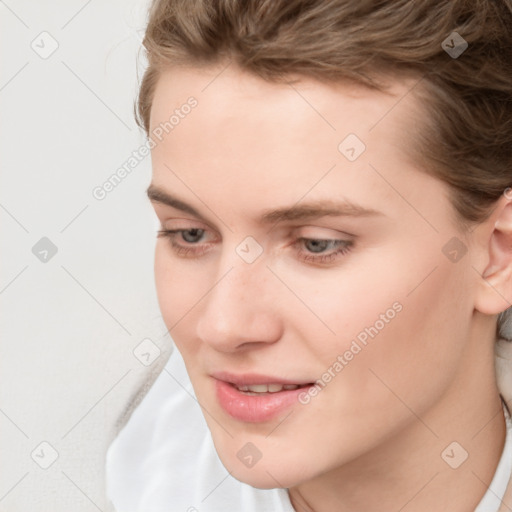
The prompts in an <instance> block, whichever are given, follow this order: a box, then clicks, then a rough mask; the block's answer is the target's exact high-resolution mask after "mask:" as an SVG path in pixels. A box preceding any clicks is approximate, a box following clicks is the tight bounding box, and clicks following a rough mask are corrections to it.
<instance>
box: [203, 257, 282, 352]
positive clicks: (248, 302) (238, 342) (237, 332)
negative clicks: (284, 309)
mask: <svg viewBox="0 0 512 512" xmlns="http://www.w3.org/2000/svg"><path fill="white" fill-rule="evenodd" d="M271 278H272V273H271V272H270V271H269V270H268V269H267V268H266V266H265V265H264V264H263V262H261V264H255V263H252V264H247V263H245V262H239V263H236V264H234V265H233V266H232V267H231V269H230V270H229V272H228V273H227V274H225V275H224V277H222V278H221V279H220V280H219V281H217V283H216V284H215V285H214V286H213V288H212V289H211V290H210V292H209V293H208V294H207V295H206V297H205V298H204V299H203V301H201V302H202V309H201V310H200V311H199V320H198V323H197V335H198V337H199V339H201V340H202V341H203V342H204V343H206V344H209V345H210V346H212V347H213V348H214V349H215V350H218V351H221V352H236V351H240V350H244V349H249V348H251V347H263V346H265V344H271V343H275V342H276V341H278V340H279V339H280V337H281V336H282V322H281V319H280V318H279V314H278V309H277V308H276V297H275V291H276V290H275V284H276V283H275V279H274V280H272V279H271Z"/></svg>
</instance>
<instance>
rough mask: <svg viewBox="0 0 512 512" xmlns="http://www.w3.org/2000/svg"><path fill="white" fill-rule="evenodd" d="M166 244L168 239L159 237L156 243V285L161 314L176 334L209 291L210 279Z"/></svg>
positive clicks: (198, 267) (199, 268) (168, 326)
mask: <svg viewBox="0 0 512 512" xmlns="http://www.w3.org/2000/svg"><path fill="white" fill-rule="evenodd" d="M167 244H168V242H167V241H166V240H158V241H157V244H156V248H155V266H154V268H155V287H156V292H157V298H158V303H159V306H160V311H161V313H162V317H163V319H164V322H165V324H166V326H167V328H168V329H170V330H171V329H172V331H171V332H170V334H171V336H173V335H174V334H175V332H176V331H177V330H178V329H179V327H180V326H181V325H182V324H185V323H186V321H187V315H188V314H189V313H190V312H191V311H192V309H193V308H194V305H196V304H197V303H198V302H199V301H200V299H201V297H202V296H203V295H204V294H205V293H206V292H207V290H208V286H207V283H208V280H207V279H206V276H204V275H203V273H202V271H201V267H200V266H197V269H196V270H191V269H190V265H191V263H190V262H189V263H184V262H183V261H180V260H179V259H178V258H173V257H171V256H170V249H169V248H168V247H167Z"/></svg>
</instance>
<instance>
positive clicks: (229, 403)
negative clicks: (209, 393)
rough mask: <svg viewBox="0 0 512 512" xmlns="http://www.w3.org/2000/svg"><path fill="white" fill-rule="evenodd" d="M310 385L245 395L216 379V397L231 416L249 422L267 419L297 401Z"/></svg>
mask: <svg viewBox="0 0 512 512" xmlns="http://www.w3.org/2000/svg"><path fill="white" fill-rule="evenodd" d="M310 387H311V385H310V386H304V387H301V388H297V389H288V390H283V391H278V392H276V393H266V394H263V393H262V394H261V395H245V394H244V393H242V392H241V391H238V389H236V388H235V387H234V386H232V385H231V384H228V383H227V382H224V381H222V380H216V392H217V399H218V400H219V402H220V405H221V406H222V408H223V409H224V410H225V411H226V412H227V413H228V414H229V415H230V416H232V417H233V418H236V419H237V420H240V421H245V422H250V423H260V422H263V421H268V420H271V419H272V418H274V417H275V416H277V415H278V414H279V413H281V412H282V411H284V410H285V409H287V408H288V407H291V406H292V405H293V404H295V403H297V402H298V397H299V395H300V394H301V393H304V392H307V391H308V389H309V388H310Z"/></svg>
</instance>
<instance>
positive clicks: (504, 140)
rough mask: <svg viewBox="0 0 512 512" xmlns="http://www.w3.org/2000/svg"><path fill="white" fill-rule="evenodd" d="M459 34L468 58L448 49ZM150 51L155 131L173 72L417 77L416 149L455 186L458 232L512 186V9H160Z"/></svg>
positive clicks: (232, 4) (350, 5) (497, 3)
mask: <svg viewBox="0 0 512 512" xmlns="http://www.w3.org/2000/svg"><path fill="white" fill-rule="evenodd" d="M453 32H457V37H459V36H460V37H461V38H462V39H463V40H464V41H465V42H467V45H468V46H467V48H466V49H465V51H464V52H463V53H462V54H461V55H459V56H456V57H455V56H453V55H450V54H449V53H448V52H447V51H445V49H444V48H443V46H442V43H443V41H444V40H446V39H447V38H448V41H450V43H451V44H450V43H449V44H450V45H454V44H455V43H454V42H453V39H452V40H450V39H449V38H450V36H451V35H453ZM143 45H144V47H145V49H146V52H147V58H148V63H149V66H148V68H147V69H146V71H145V74H144V77H143V79H142V83H141V86H140V90H139V96H138V100H137V104H136V119H137V123H138V124H139V126H140V127H141V128H143V129H144V130H145V131H146V133H148V134H149V122H150V119H149V118H150V111H151V104H152V100H153V94H154V90H155V85H156V82H157V80H158V77H159V73H160V71H161V70H162V69H164V68H165V66H166V65H186V66H190V65H197V66H201V65H210V64H218V63H220V62H222V61H223V60H233V61H235V62H236V64H237V65H238V66H239V67H240V68H241V69H243V70H246V71H248V72H251V73H253V74H255V75H257V76H259V77H261V78H263V79H265V80H267V81H275V82H283V81H286V80H287V76H291V75H298V76H301V75H303V76H307V77H312V78H315V79H318V80H321V81H337V80H345V79H348V80H352V81H355V82H357V83H359V84H362V85H364V86H367V87H370V88H376V89H378V90H384V89H385V88H386V85H385V84H384V83H383V82H382V81H381V80H380V79H379V77H382V76H385V75H386V74H387V75H389V74H392V75H395V76H397V77H399V76H401V75H409V76H410V75H411V74H412V75H413V76H416V77H417V78H418V79H419V81H421V83H419V86H418V87H415V88H414V90H413V91H412V93H413V94H415V95H417V96H418V97H419V98H420V100H421V104H422V105H424V106H425V110H426V112H427V114H428V115H426V116H425V117H424V119H422V126H421V127H420V128H419V130H418V134H416V135H417V136H416V139H415V142H416V143H415V144H412V145H411V146H412V149H411V151H413V154H414V157H415V158H416V159H417V160H418V159H421V160H419V161H421V162H422V166H421V167H422V168H424V169H425V171H426V172H429V173H430V174H431V175H433V176H435V177H437V178H439V179H441V180H442V181H444V182H445V183H447V184H448V185H449V186H450V187H449V190H450V199H451V202H452V204H453V206H454V211H455V212H456V214H457V215H456V217H457V218H456V221H457V222H458V224H459V226H460V227H461V228H468V227H469V226H470V225H471V224H472V223H475V222H476V223H478V222H482V221H484V220H486V219H487V218H488V217H489V215H490V213H491V212H492V206H493V203H495V202H496V201H497V200H498V199H499V198H500V196H501V195H502V194H503V192H504V190H505V189H507V188H508V187H509V186H512V0H437V1H435V2H433V1H432V0H393V1H389V0H154V1H153V3H152V5H151V8H150V12H149V22H148V25H147V29H146V33H145V37H144V41H143Z"/></svg>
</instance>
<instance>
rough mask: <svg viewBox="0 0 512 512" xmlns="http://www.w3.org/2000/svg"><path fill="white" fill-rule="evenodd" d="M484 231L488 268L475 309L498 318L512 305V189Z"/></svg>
mask: <svg viewBox="0 0 512 512" xmlns="http://www.w3.org/2000/svg"><path fill="white" fill-rule="evenodd" d="M507 191H508V192H509V193H508V194H507ZM480 229H483V234H484V235H485V237H486V238H485V240H487V242H486V243H484V246H483V249H484V251H485V259H484V261H485V268H484V270H483V272H482V273H481V277H480V278H479V279H480V281H479V283H478V290H477V296H476V303H475V308H476V309H477V310H478V311H480V312H481V313H484V314H487V315H497V314H498V313H501V312H502V311H505V309H507V308H509V307H510V306H512V190H510V191H509V189H507V190H506V191H505V194H503V196H502V197H501V198H500V199H499V200H498V201H497V203H496V207H495V209H494V210H493V212H492V214H491V216H490V217H489V219H487V220H486V221H484V223H483V224H482V225H481V226H480V227H479V230H480Z"/></svg>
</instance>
